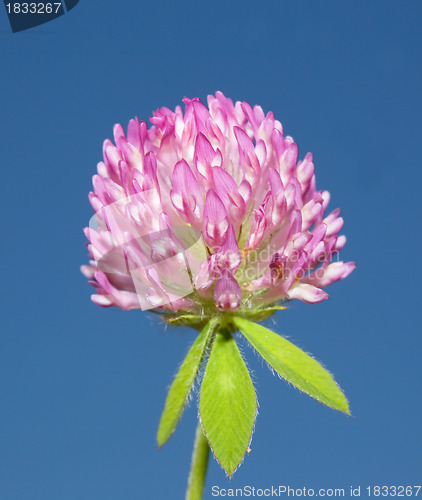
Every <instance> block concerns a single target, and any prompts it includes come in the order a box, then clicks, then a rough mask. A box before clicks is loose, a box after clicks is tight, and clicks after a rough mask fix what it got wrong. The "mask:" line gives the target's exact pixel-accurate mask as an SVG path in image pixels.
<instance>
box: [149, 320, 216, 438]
mask: <svg viewBox="0 0 422 500" xmlns="http://www.w3.org/2000/svg"><path fill="white" fill-rule="evenodd" d="M217 319H218V318H217V317H215V318H212V319H211V320H210V321H209V322H208V323H207V324H206V326H205V327H204V328H203V330H202V332H201V333H200V334H199V335H198V337H197V339H196V340H195V342H194V343H193V345H192V347H191V348H190V350H189V352H188V354H187V356H186V358H185V360H184V361H183V363H182V366H181V367H180V369H179V372H178V373H177V375H176V378H175V379H174V381H173V383H172V385H171V387H170V390H169V392H168V395H167V399H166V403H165V405H164V411H163V414H162V415H161V420H160V425H159V427H158V433H157V441H158V446H163V444H165V443H166V442H167V440H168V439H169V438H170V436H171V435H172V434H173V432H174V430H175V428H176V426H177V424H178V422H179V420H180V417H181V416H182V413H183V409H184V407H185V405H186V402H187V400H188V397H189V393H190V391H191V389H192V386H193V384H194V382H195V379H196V376H197V375H198V371H199V368H200V366H201V363H202V360H203V359H204V355H205V352H206V350H207V347H208V344H209V340H210V338H211V337H212V334H213V332H214V329H215V327H216V325H217Z"/></svg>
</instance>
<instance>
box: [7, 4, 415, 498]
mask: <svg viewBox="0 0 422 500" xmlns="http://www.w3.org/2000/svg"><path fill="white" fill-rule="evenodd" d="M421 18H422V4H421V3H420V2H416V1H407V0H401V1H400V2H399V1H388V0H373V1H371V2H367V1H363V0H356V1H353V2H352V1H341V2H339V1H338V0H335V1H334V0H332V1H326V0H324V1H322V2H313V1H311V0H306V1H304V0H296V1H287V0H277V1H265V0H264V1H262V2H260V3H258V2H256V1H255V2H251V1H247V0H244V1H241V2H240V1H237V0H234V1H232V2H223V1H215V2H207V3H205V2H200V1H198V2H181V1H179V2H171V1H169V0H164V1H161V2H143V1H137V2H133V1H129V0H120V1H119V2H117V1H110V0H101V1H93V0H89V1H88V0H81V1H80V3H79V5H78V6H77V7H75V8H74V9H73V10H72V11H71V12H69V13H68V14H66V15H65V16H63V17H61V18H60V19H57V20H55V21H53V22H51V23H48V24H46V25H43V26H41V27H38V28H34V29H32V30H29V31H25V32H21V33H17V34H12V32H11V30H10V27H9V25H8V20H7V17H6V13H5V11H4V10H3V8H1V9H0V68H1V78H0V90H1V97H0V102H1V105H0V106H1V108H0V151H1V157H0V159H1V160H0V161H1V164H0V165H1V167H0V168H1V182H0V190H1V196H0V201H1V207H2V208H1V214H2V215H1V232H2V245H1V252H2V263H3V265H2V273H1V275H2V283H1V288H0V293H1V294H2V299H1V308H2V313H1V330H2V332H1V336H0V499H1V500H28V499H30V500H50V499H51V500H74V499H78V500H94V499H95V500H96V499H101V500H117V499H119V500H120V499H136V498H147V499H149V498H151V499H157V500H161V499H168V498H180V499H182V498H184V490H185V484H186V478H187V474H188V470H189V462H190V454H191V448H192V444H193V437H194V427H195V420H196V413H197V409H196V402H195V401H192V403H191V405H190V407H189V409H188V411H187V412H186V413H185V414H184V416H183V419H182V421H181V423H180V425H179V427H178V429H177V432H176V434H175V435H174V436H173V437H172V439H171V441H170V442H169V443H168V444H167V445H166V446H165V447H164V448H163V449H162V450H160V451H158V450H157V447H156V442H155V433H156V429H157V424H158V420H159V417H160V413H161V410H162V407H163V402H164V398H165V391H166V388H167V387H168V385H169V383H170V382H171V380H172V376H173V375H174V373H175V370H176V367H177V366H178V364H179V363H180V362H181V360H182V359H183V356H184V354H185V352H186V350H187V348H188V345H190V343H191V342H192V341H193V339H194V332H192V331H189V330H188V329H186V330H183V329H181V330H175V331H171V330H170V329H168V330H167V331H164V330H163V328H162V327H161V326H160V325H159V324H158V322H157V321H156V320H155V318H152V317H151V316H152V315H151V314H148V313H142V312H139V311H132V312H129V313H127V312H122V311H120V310H110V309H109V310H104V309H101V308H99V307H97V306H95V305H94V304H93V303H91V301H90V298H89V297H90V294H91V288H90V287H89V285H88V284H87V283H86V279H85V278H84V277H83V276H82V275H81V274H80V272H79V265H80V264H83V263H85V262H86V260H87V256H86V249H85V247H84V243H85V238H84V235H83V233H82V227H84V226H85V225H87V223H88V221H89V218H90V217H91V215H92V212H91V207H90V205H89V203H88V200H87V194H88V192H89V191H90V189H91V176H92V175H93V174H94V173H95V168H96V163H97V161H99V160H100V159H101V146H102V141H103V140H104V139H105V138H106V137H109V136H111V133H112V126H113V124H114V123H116V122H121V123H123V124H124V125H125V126H126V123H127V122H128V120H129V119H130V118H132V117H133V116H135V115H137V116H138V117H139V118H141V119H146V118H148V117H149V116H150V115H151V112H152V110H154V109H156V108H157V107H160V106H163V105H165V106H168V107H171V108H174V107H175V106H176V105H177V104H179V103H180V102H181V99H182V98H183V96H185V95H187V96H190V97H194V96H198V97H200V98H201V99H205V98H206V96H207V94H209V93H214V92H215V91H216V90H222V91H223V92H224V93H225V94H226V95H228V96H230V97H231V98H232V99H233V100H247V101H248V102H250V103H251V104H260V105H261V106H262V107H263V108H264V110H265V111H269V110H272V111H274V113H275V115H276V117H277V118H278V119H279V120H280V121H281V122H282V123H283V125H284V128H285V131H286V133H288V134H289V135H292V136H293V137H294V139H295V140H296V141H297V142H298V144H299V148H300V156H301V157H303V156H304V155H305V154H306V152H308V151H312V152H313V153H314V156H315V163H316V173H317V183H318V186H319V187H320V188H323V189H328V190H329V191H330V192H331V193H332V206H333V207H334V206H341V208H342V211H343V216H344V218H345V226H344V232H345V234H346V235H347V237H348V243H347V245H346V247H345V250H344V251H343V254H342V257H343V258H344V260H355V261H356V262H357V270H356V271H355V272H354V273H353V274H352V275H351V276H350V277H349V278H348V279H347V280H345V281H343V282H341V283H338V284H335V285H333V286H332V287H331V288H330V289H329V292H330V293H331V297H330V300H328V301H326V302H324V303H322V304H319V305H315V306H310V305H306V304H302V303H292V304H291V307H290V308H289V310H288V311H285V312H283V313H280V314H278V315H277V316H276V325H275V329H276V330H277V331H278V332H280V333H282V334H284V335H287V336H289V338H290V339H291V340H292V341H294V342H295V343H297V344H298V345H299V346H300V347H302V348H304V349H305V350H306V351H308V352H311V353H313V354H314V355H315V357H316V358H317V359H318V360H320V361H322V362H323V363H324V364H325V366H327V367H328V368H329V369H330V370H331V371H332V372H333V373H334V375H335V377H336V379H337V381H338V382H339V384H340V385H341V387H342V388H343V389H344V390H345V392H346V394H347V395H348V397H349V400H350V404H351V410H352V413H353V418H348V417H346V416H344V415H342V414H337V413H336V412H334V411H333V410H330V409H328V408H326V407H324V406H323V405H321V404H319V403H317V402H315V401H314V400H312V399H311V398H309V397H307V396H305V395H303V394H300V393H299V392H298V391H296V390H294V389H293V388H292V387H289V386H288V385H287V383H285V382H284V381H281V380H278V379H277V378H276V377H273V376H272V375H271V373H270V372H269V370H268V369H267V367H266V366H263V365H262V363H261V362H260V361H259V360H258V358H257V356H255V355H254V354H253V352H252V349H250V348H248V347H247V346H246V345H245V344H244V352H245V353H246V355H247V358H248V363H249V366H250V368H251V369H252V370H253V376H254V379H255V381H256V384H257V391H258V396H259V401H260V412H259V415H258V419H257V424H256V429H255V434H254V438H253V441H252V445H251V448H252V452H251V453H250V454H249V456H248V457H247V458H246V460H245V462H244V464H243V466H242V467H241V468H240V470H239V471H238V472H237V473H236V474H235V475H234V478H233V479H232V480H231V481H229V480H228V479H227V478H226V477H225V474H224V473H223V471H222V469H220V467H219V466H218V464H217V463H216V461H215V460H212V461H211V463H210V468H209V476H208V482H207V489H206V494H205V498H206V499H210V498H212V496H211V486H212V485H218V486H219V487H222V488H223V487H224V488H225V487H233V488H236V487H237V488H238V487H242V486H244V485H253V486H255V487H257V488H258V487H268V486H271V485H275V486H278V485H279V484H285V485H290V486H293V487H296V488H299V487H304V486H306V487H308V488H338V487H341V488H346V490H348V488H349V487H350V485H354V486H355V487H356V486H358V485H360V486H361V487H362V488H365V487H366V486H368V485H385V484H386V485H400V484H401V485H405V486H406V485H414V484H421V481H422V479H421V475H420V471H421V470H422V469H421V466H422V456H421V453H422V451H421V450H422V446H421V445H422V443H421V430H420V429H421V427H420V418H421V410H422V403H421V382H422V374H421V368H420V367H421V356H422V340H421V328H420V323H419V322H420V310H421V303H422V300H421V272H420V271H421V262H420V252H421V245H422V239H421V229H420V215H421V209H420V206H421V205H420V203H421V194H420V193H421V180H422V175H421V171H422V169H421V165H420V161H421V160H420V156H421V155H420V150H421V132H422V130H421V118H420V117H421V113H422V99H421V88H422V86H421V84H422V64H421V63H422V57H421V56H422V31H421V29H420V25H421ZM420 495H422V492H421V493H420ZM420 495H419V496H420ZM362 496H364V492H362Z"/></svg>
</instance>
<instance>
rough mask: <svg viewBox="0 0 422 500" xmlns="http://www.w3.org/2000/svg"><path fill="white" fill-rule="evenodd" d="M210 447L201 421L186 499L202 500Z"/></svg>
mask: <svg viewBox="0 0 422 500" xmlns="http://www.w3.org/2000/svg"><path fill="white" fill-rule="evenodd" d="M209 455H210V447H209V446H208V441H207V440H206V438H205V436H204V433H203V431H202V427H201V423H200V422H198V427H197V428H196V435H195V444H194V446H193V453H192V463H191V468H190V473H189V481H188V489H187V491H186V500H201V499H202V494H203V491H204V486H205V477H206V475H207V466H208V458H209Z"/></svg>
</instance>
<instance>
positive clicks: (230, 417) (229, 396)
mask: <svg viewBox="0 0 422 500" xmlns="http://www.w3.org/2000/svg"><path fill="white" fill-rule="evenodd" d="M256 409H257V403H256V397H255V390H254V387H253V384H252V380H251V378H250V376H249V372H248V369H247V368H246V365H245V362H244V361H243V359H242V356H241V355H240V352H239V349H238V348H237V345H236V342H235V340H234V338H233V337H232V336H231V334H229V333H228V332H227V331H221V332H219V333H218V334H217V336H216V338H215V341H214V345H213V347H212V349H211V353H210V356H209V359H208V362H207V367H206V369H205V374H204V378H203V380H202V386H201V395H200V401H199V413H200V417H201V423H202V427H203V429H204V434H205V436H206V438H207V439H208V442H209V444H210V447H211V449H212V450H213V452H214V455H215V458H216V459H217V460H218V462H219V463H220V465H221V466H222V467H223V469H225V471H226V472H227V474H228V475H229V477H231V476H232V474H233V472H234V471H235V470H236V468H237V467H238V466H239V464H240V463H241V461H242V460H243V457H244V455H245V453H246V451H247V450H248V446H249V443H250V441H251V436H252V429H253V425H254V422H255V415H256Z"/></svg>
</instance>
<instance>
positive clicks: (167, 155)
mask: <svg viewBox="0 0 422 500" xmlns="http://www.w3.org/2000/svg"><path fill="white" fill-rule="evenodd" d="M184 103H185V106H186V109H185V111H184V112H183V111H182V109H181V108H180V107H177V108H176V110H175V111H174V112H173V111H171V110H169V109H167V108H161V109H159V110H157V111H156V112H155V113H154V115H153V117H152V118H151V119H150V121H151V123H152V126H151V127H150V128H148V127H147V124H146V123H145V122H142V121H141V122H140V121H139V120H138V119H134V120H131V121H130V122H129V126H128V129H127V133H126V134H125V132H124V130H123V128H122V127H121V126H120V125H115V127H114V142H115V145H113V143H112V142H111V141H110V140H106V141H105V143H104V149H103V153H104V161H103V162H100V163H99V164H98V175H95V176H94V178H93V184H94V192H93V193H90V201H91V204H92V206H93V208H94V210H95V216H94V217H93V218H92V220H91V224H90V226H89V227H88V228H86V229H85V234H86V236H87V238H88V240H89V244H88V250H89V254H90V265H89V266H83V267H82V271H83V273H84V274H85V275H86V276H87V277H89V278H90V279H91V283H92V285H93V286H94V287H95V288H96V294H95V295H93V296H92V300H93V301H94V302H95V303H96V304H98V305H101V306H104V307H109V306H118V307H121V308H123V309H136V308H137V309H143V310H152V311H154V312H158V313H161V314H162V315H163V318H164V320H165V321H166V322H167V323H169V324H185V325H190V326H192V327H193V328H196V329H197V330H199V332H200V333H199V335H198V337H197V339H196V341H195V342H194V344H193V346H192V347H191V349H190V351H189V353H188V355H187V357H186V359H185V361H184V362H183V364H182V366H181V368H180V370H179V373H178V374H177V376H176V378H175V380H174V382H173V384H172V386H171V388H170V391H169V394H168V397H167V400H166V404H165V408H164V412H163V415H162V418H161V422H160V426H159V431H158V443H159V445H160V446H161V445H163V444H164V443H165V442H166V441H167V440H168V438H169V437H170V436H171V434H172V432H173V431H174V429H175V427H176V425H177V423H178V421H179V419H180V417H181V414H182V412H183V408H184V406H185V404H186V402H187V400H188V397H189V393H190V391H191V390H192V387H193V385H194V382H195V379H196V378H197V376H198V373H199V370H200V368H201V366H202V365H205V369H204V375H203V378H202V382H201V388H200V396H199V411H200V427H199V430H198V432H197V439H196V445H195V453H194V458H193V462H192V470H191V477H190V481H189V486H188V493H187V498H188V499H190V500H192V499H195V498H198V499H199V498H201V495H202V488H203V480H204V477H205V470H206V458H207V457H208V450H209V446H210V447H211V449H212V450H213V452H214V455H215V457H216V459H217V460H218V461H219V463H220V464H221V466H222V467H223V468H224V469H225V470H226V471H227V473H228V475H229V476H231V475H232V474H233V472H234V471H235V470H236V468H237V467H238V466H239V464H240V463H241V461H242V460H243V457H244V455H245V452H246V451H247V449H248V447H249V443H250V440H251V435H252V429H253V426H254V422H255V416H256V409H257V402H256V396H255V391H254V387H253V384H252V381H251V378H250V376H249V373H248V370H247V368H246V365H245V363H244V361H243V359H242V356H241V355H240V353H239V350H238V347H237V344H236V341H235V338H234V334H235V332H236V331H240V332H241V333H242V334H243V335H244V336H245V337H246V338H247V340H248V341H249V342H250V344H252V346H253V347H254V348H255V349H256V350H257V351H258V352H259V354H260V355H261V356H262V357H263V358H264V359H265V360H266V362H267V363H268V364H269V365H270V366H271V367H272V368H273V369H274V370H275V371H276V372H277V373H278V374H279V375H280V376H282V377H283V378H285V379H286V380H288V381H289V382H291V383H292V384H294V385H295V386H296V387H298V388H299V389H300V390H302V391H303V392H306V393H307V394H309V395H310V396H312V397H314V398H315V399H317V400H318V401H320V402H322V403H324V404H326V405H328V406H330V407H331V408H334V409H337V410H340V411H343V412H345V413H349V409H348V404H347V400H346V398H345V397H344V395H343V393H342V392H341V391H340V389H339V388H338V386H337V385H336V383H335V382H334V380H333V378H332V377H331V375H330V374H329V373H328V372H327V371H326V370H325V369H324V368H322V366H321V365H320V364H319V363H318V362H317V361H315V360H314V359H313V358H311V357H310V356H308V355H307V354H305V353H304V352H303V351H301V350H300V349H298V348H297V347H295V346H294V345H292V344H291V343H290V342H288V341H287V340H285V339H284V338H282V337H280V336H279V335H277V334H276V333H273V332H272V331H270V330H268V329H267V328H264V327H263V326H260V325H258V324H257V323H256V322H257V321H260V320H263V319H265V318H266V317H268V316H270V315H271V314H273V313H274V312H275V311H276V310H277V309H283V308H284V307H283V304H284V303H285V302H287V301H288V300H291V299H299V300H302V301H304V302H309V303H316V302H321V301H322V300H325V299H327V298H328V294H327V293H326V292H325V291H324V290H323V288H325V287H326V286H327V285H329V284H331V283H333V282H335V281H338V280H340V279H343V278H345V277H346V276H348V275H349V274H350V273H351V272H352V270H353V269H354V267H355V266H354V263H353V262H347V263H344V262H342V261H339V260H338V259H337V256H338V253H339V251H340V250H341V249H342V247H343V246H344V244H345V242H346V238H345V237H344V236H339V235H338V233H339V231H340V230H341V227H342V225H343V219H342V218H341V217H340V210H339V209H336V210H334V211H332V212H331V213H329V214H328V215H325V210H326V208H327V206H328V203H329V194H328V192H326V191H317V189H316V182H315V175H314V165H313V161H312V155H311V154H310V153H308V154H307V155H306V156H305V158H304V159H303V160H302V161H299V162H298V148H297V145H296V144H295V142H294V141H293V139H292V138H291V137H284V136H283V129H282V126H281V124H280V122H278V121H277V120H276V119H275V118H274V115H273V114H272V113H268V114H267V115H265V114H264V113H263V111H262V109H261V108H260V107H259V106H254V107H253V108H252V107H251V106H250V105H249V104H247V103H245V102H243V103H240V102H237V103H236V104H233V102H232V101H231V100H230V99H227V98H226V97H225V96H224V95H223V94H222V93H221V92H217V93H216V95H215V96H210V97H209V98H208V108H207V107H206V106H204V105H203V104H202V103H201V102H200V101H199V99H192V100H191V99H187V98H185V99H184ZM201 478H202V479H201Z"/></svg>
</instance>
